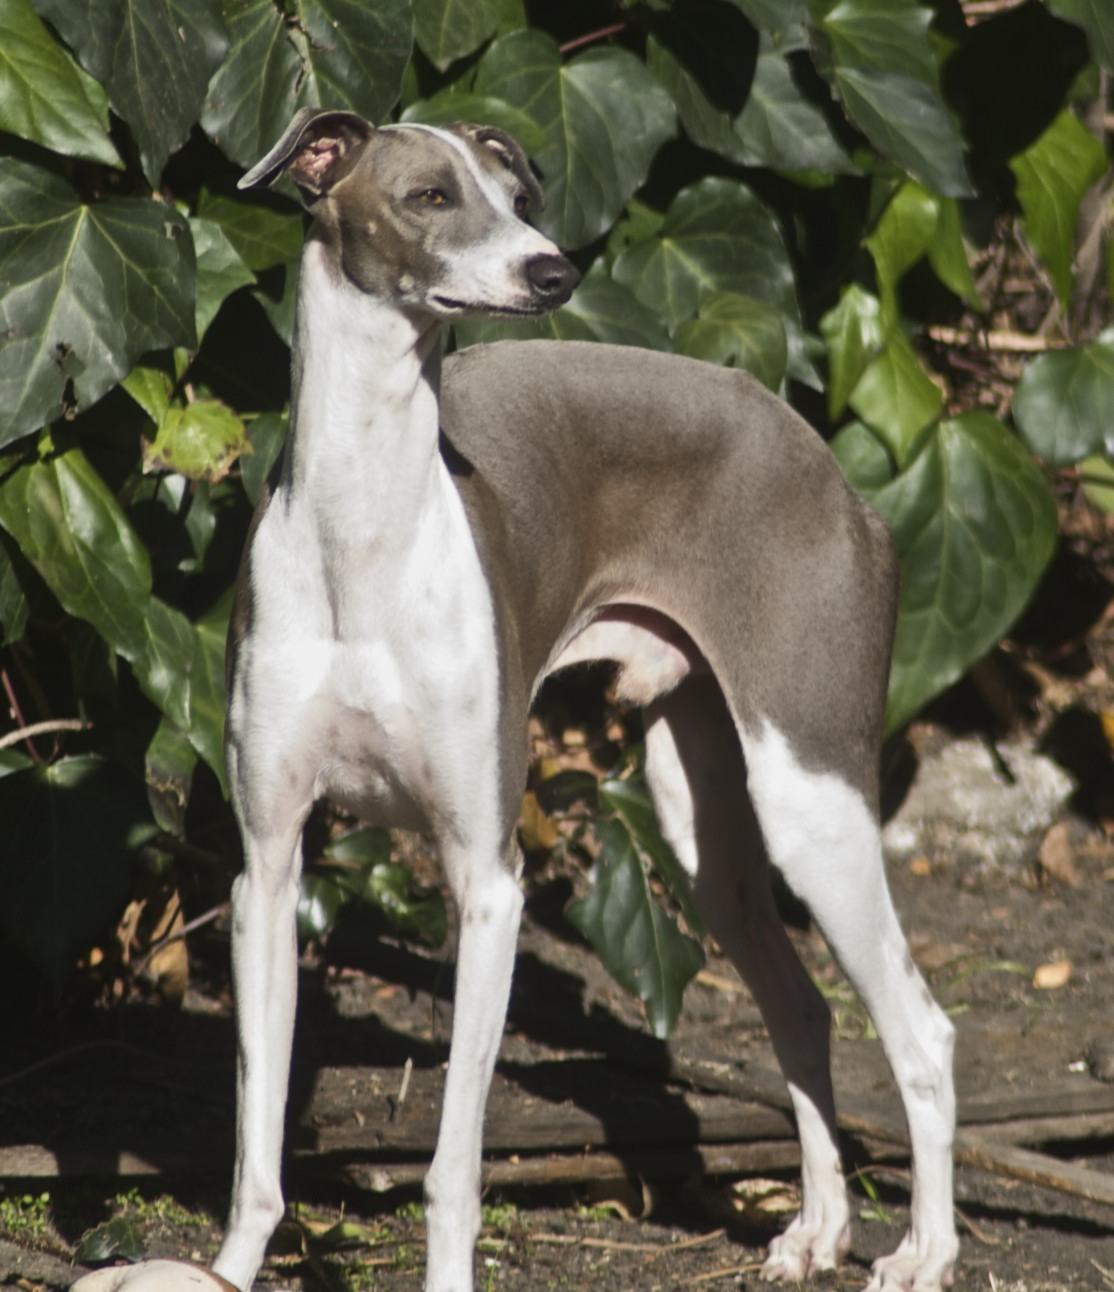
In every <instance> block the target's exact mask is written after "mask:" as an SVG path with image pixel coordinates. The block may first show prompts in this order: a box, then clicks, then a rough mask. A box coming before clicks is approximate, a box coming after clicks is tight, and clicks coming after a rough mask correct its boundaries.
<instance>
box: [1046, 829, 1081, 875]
mask: <svg viewBox="0 0 1114 1292" xmlns="http://www.w3.org/2000/svg"><path fill="white" fill-rule="evenodd" d="M1039 860H1040V868H1041V876H1042V877H1043V878H1044V879H1045V880H1055V881H1056V882H1057V883H1060V884H1066V885H1067V887H1069V888H1078V887H1079V884H1080V878H1079V870H1078V868H1077V867H1076V864H1075V849H1074V848H1073V847H1072V844H1071V840H1070V838H1069V837H1068V825H1067V822H1066V821H1057V822H1056V824H1055V825H1054V826H1053V827H1052V828H1051V829H1050V830H1049V832H1048V833H1047V834H1046V835H1045V836H1044V841H1043V842H1042V843H1041V846H1040V854H1039Z"/></svg>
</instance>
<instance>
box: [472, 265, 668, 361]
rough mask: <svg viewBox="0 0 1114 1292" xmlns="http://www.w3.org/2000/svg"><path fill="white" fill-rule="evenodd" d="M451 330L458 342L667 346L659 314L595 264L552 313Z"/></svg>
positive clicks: (494, 321)
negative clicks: (550, 341) (545, 340)
mask: <svg viewBox="0 0 1114 1292" xmlns="http://www.w3.org/2000/svg"><path fill="white" fill-rule="evenodd" d="M454 334H455V336H456V337H457V343H458V345H461V346H465V345H476V344H478V343H481V342H490V341H504V340H506V341H516V340H519V341H524V340H532V339H536V338H550V339H555V340H559V341H606V342H607V343H608V344H610V345H640V346H644V347H645V348H647V349H650V350H672V348H673V345H672V342H671V341H670V339H669V333H668V331H667V330H666V328H665V326H664V324H663V323H662V321H661V319H659V318H658V316H657V315H656V314H655V313H654V312H653V311H652V310H650V309H647V307H646V306H645V305H643V304H642V303H641V302H640V301H638V300H637V299H636V298H635V296H634V295H633V294H632V293H631V292H630V291H629V290H628V289H627V288H626V287H624V286H622V284H620V283H617V282H615V280H614V279H612V278H609V277H608V275H607V273H606V271H605V270H603V268H602V267H600V266H596V267H595V268H594V269H593V270H592V271H591V272H590V273H588V274H587V275H585V277H584V279H583V280H582V282H581V283H580V285H579V286H578V287H577V289H576V291H575V292H574V293H573V298H572V300H571V301H569V303H568V304H567V305H565V306H562V308H561V309H559V310H555V311H554V312H553V313H552V314H544V315H542V316H541V317H540V318H536V319H523V320H521V321H508V322H500V321H497V320H492V321H490V322H480V321H478V322H474V323H472V322H469V323H458V324H457V325H456V327H455V329H454Z"/></svg>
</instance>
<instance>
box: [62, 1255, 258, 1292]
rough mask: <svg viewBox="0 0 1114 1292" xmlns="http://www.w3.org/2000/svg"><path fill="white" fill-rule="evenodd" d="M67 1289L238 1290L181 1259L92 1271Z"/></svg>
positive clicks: (139, 1291)
mask: <svg viewBox="0 0 1114 1292" xmlns="http://www.w3.org/2000/svg"><path fill="white" fill-rule="evenodd" d="M70 1292H237V1289H236V1288H235V1287H233V1286H232V1284H231V1283H229V1281H228V1280H227V1279H222V1278H221V1276H220V1275H219V1274H214V1273H213V1271H212V1270H206V1269H202V1268H201V1266H200V1265H187V1264H186V1263H185V1262H184V1261H140V1262H139V1263H138V1264H136V1265H114V1266H113V1267H112V1268H111V1269H106V1270H94V1272H93V1273H92V1274H86V1275H85V1276H84V1277H83V1278H80V1279H78V1280H77V1282H76V1283H75V1284H73V1286H72V1287H71V1289H70Z"/></svg>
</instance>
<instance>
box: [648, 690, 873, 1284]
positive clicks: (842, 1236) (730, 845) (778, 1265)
mask: <svg viewBox="0 0 1114 1292" xmlns="http://www.w3.org/2000/svg"><path fill="white" fill-rule="evenodd" d="M646 777H647V781H648V783H649V786H650V790H651V793H652V794H653V798H654V805H655V807H656V809H657V813H658V818H659V821H660V824H661V828H662V831H663V833H664V835H665V837H666V838H667V839H668V841H669V843H670V844H671V846H672V847H673V850H674V852H676V854H677V856H678V859H679V860H680V862H681V863H682V865H683V866H684V868H685V870H686V871H687V872H688V873H689V875H690V876H691V878H692V891H693V897H694V899H695V901H696V904H697V908H698V910H699V911H700V913H701V915H702V916H703V918H704V920H705V921H706V923H707V925H708V929H709V931H710V932H711V934H712V936H713V937H714V938H715V939H716V941H717V942H718V943H719V945H720V947H721V948H722V950H723V951H724V953H725V954H726V955H727V956H729V957H730V958H731V960H732V961H733V962H734V963H735V965H736V967H737V968H738V970H739V972H740V974H741V975H742V977H743V979H744V981H745V982H746V983H747V985H748V987H749V988H750V990H751V993H752V994H753V996H754V999H755V1002H756V1004H757V1005H758V1008H759V1009H760V1010H761V1012H762V1017H763V1019H764V1021H765V1023H766V1027H767V1029H768V1031H769V1033H770V1039H771V1041H772V1042H773V1046H774V1052H775V1053H776V1055H777V1059H778V1062H779V1064H780V1065H781V1069H782V1072H783V1073H784V1075H785V1079H786V1082H787V1084H788V1087H789V1093H790V1096H791V1098H792V1101H793V1108H794V1111H795V1113H796V1118H797V1127H798V1133H799V1135H800V1142H801V1211H800V1214H799V1215H798V1216H797V1217H796V1218H795V1219H794V1220H793V1222H792V1224H791V1225H790V1226H789V1228H788V1230H787V1231H786V1232H785V1233H784V1234H782V1235H781V1236H780V1237H778V1238H775V1239H774V1241H773V1242H772V1243H771V1244H770V1252H769V1258H768V1259H767V1261H766V1264H765V1266H764V1268H763V1274H764V1276H765V1277H766V1278H768V1279H785V1280H795V1279H802V1278H804V1277H805V1276H806V1275H808V1274H809V1273H810V1272H814V1271H817V1270H824V1269H831V1268H833V1267H834V1266H835V1265H836V1264H837V1263H838V1262H839V1260H840V1259H841V1257H842V1256H843V1255H844V1253H845V1252H846V1250H847V1247H848V1243H849V1241H850V1230H849V1211H848V1205H847V1197H846V1191H845V1189H844V1183H843V1174H842V1170H841V1166H840V1159H839V1149H838V1147H837V1143H836V1128H835V1109H834V1104H833V1098H832V1084H831V1073H830V1068H829V1030H830V1017H829V1011H828V1006H827V1004H826V1002H825V1001H824V998H823V997H822V996H821V994H820V992H819V991H818V989H817V988H816V986H815V985H814V983H813V982H812V980H811V979H810V978H809V976H808V974H807V972H806V971H805V968H804V966H803V965H802V964H801V961H800V959H799V958H798V956H797V953H796V952H795V951H794V949H793V945H792V943H791V942H790V941H789V938H788V936H787V935H786V932H785V929H784V927H783V925H782V922H781V918H780V916H779V915H778V912H777V909H776V907H775V905H774V901H773V896H772V892H771V888H770V876H769V873H768V865H767V858H766V851H765V847H764V844H763V840H762V835H761V832H760V830H759V828H758V822H757V820H756V819H755V816H754V812H753V809H752V807H751V803H750V799H749V797H748V794H747V789H746V771H745V768H744V764H743V757H742V751H741V749H740V746H739V738H738V736H737V734H736V731H735V727H734V724H733V722H732V720H731V717H730V715H729V713H728V711H727V706H726V704H725V703H724V700H723V696H722V694H721V692H720V689H719V687H718V686H717V684H716V683H715V681H714V680H713V679H712V678H711V677H710V676H708V675H703V676H693V677H690V678H688V679H687V680H686V681H685V682H683V683H682V684H681V686H680V687H678V689H677V690H676V691H674V692H672V693H671V694H669V695H667V696H665V697H663V698H661V699H659V700H656V701H654V702H653V703H652V704H651V705H650V706H648V708H647V710H646Z"/></svg>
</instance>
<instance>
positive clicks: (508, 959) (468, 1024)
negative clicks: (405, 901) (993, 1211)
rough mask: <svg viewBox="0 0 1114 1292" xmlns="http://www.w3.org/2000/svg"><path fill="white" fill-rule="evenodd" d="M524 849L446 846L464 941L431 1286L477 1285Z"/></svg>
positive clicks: (430, 1229) (437, 1169) (430, 1231)
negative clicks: (484, 1162) (485, 1156)
mask: <svg viewBox="0 0 1114 1292" xmlns="http://www.w3.org/2000/svg"><path fill="white" fill-rule="evenodd" d="M518 858H519V854H518V849H517V846H516V845H513V844H512V845H508V846H507V848H506V849H505V850H504V851H503V855H500V850H499V849H498V847H497V846H496V847H494V848H492V849H490V850H483V849H477V848H476V847H475V846H474V845H468V846H455V847H445V846H443V847H442V861H443V863H444V867H445V874H446V877H447V878H448V881H449V886H450V888H451V889H452V893H453V897H454V899H455V902H456V909H457V917H458V921H459V938H458V943H457V955H456V990H455V997H454V1004H453V1032H452V1043H451V1046H450V1050H449V1070H448V1073H447V1075H446V1077H445V1092H444V1098H443V1100H442V1105H441V1126H440V1130H439V1131H438V1135H437V1148H436V1151H435V1153H434V1156H433V1162H432V1165H431V1166H430V1169H429V1173H428V1175H427V1176H426V1181H425V1199H426V1226H427V1246H426V1277H425V1287H426V1292H471V1289H472V1287H473V1278H472V1263H473V1250H474V1247H475V1243H476V1239H477V1237H478V1236H479V1231H480V1163H481V1154H482V1136H483V1119H484V1107H485V1105H486V1103H487V1092H488V1088H489V1086H490V1084H491V1076H492V1072H493V1070H494V1067H495V1059H496V1056H497V1054H498V1049H499V1042H500V1039H501V1037H502V1035H503V1023H504V1020H505V1018H506V1014H507V1002H508V998H509V996H510V989H511V975H512V972H513V969H514V956H515V944H516V941H517V938H518V925H519V918H520V916H521V912H522V893H521V890H520V889H519V886H518V879H517V872H518V870H519V865H518Z"/></svg>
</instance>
